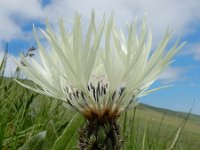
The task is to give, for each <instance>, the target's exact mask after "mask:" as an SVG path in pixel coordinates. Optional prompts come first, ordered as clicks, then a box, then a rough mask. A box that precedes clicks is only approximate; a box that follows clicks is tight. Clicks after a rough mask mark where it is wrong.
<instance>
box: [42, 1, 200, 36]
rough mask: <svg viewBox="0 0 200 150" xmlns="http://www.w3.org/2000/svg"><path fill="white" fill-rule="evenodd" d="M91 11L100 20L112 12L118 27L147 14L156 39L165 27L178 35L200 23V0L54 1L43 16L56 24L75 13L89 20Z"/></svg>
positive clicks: (191, 29)
mask: <svg viewBox="0 0 200 150" xmlns="http://www.w3.org/2000/svg"><path fill="white" fill-rule="evenodd" d="M92 8H93V9H94V10H95V11H96V14H97V16H98V17H97V18H101V17H100V16H102V14H103V13H104V12H105V13H110V12H111V11H113V10H114V11H115V20H116V22H117V23H118V24H119V25H124V24H125V23H126V22H127V21H128V22H131V21H133V20H134V18H135V17H136V16H139V17H140V18H142V17H143V16H144V14H145V12H147V13H148V17H147V18H148V21H149V23H150V24H151V26H152V29H153V33H154V35H155V36H156V37H158V38H160V36H161V35H163V33H164V31H165V30H166V28H167V26H168V25H169V26H170V27H171V28H172V29H173V30H174V33H175V35H177V36H180V35H184V34H187V33H188V32H192V31H193V30H195V29H194V28H192V25H193V24H194V23H197V22H198V21H199V20H200V13H199V8H200V1H199V0H192V1H188V0H182V1H180V0H167V1H160V0H154V1H153V2H152V1H151V0H109V1H108V0H101V1H94V0H60V1H57V0H53V1H52V3H51V4H50V5H48V6H47V7H46V8H45V14H46V15H47V16H48V17H49V18H51V20H52V21H53V22H55V21H57V17H62V18H64V19H66V18H69V17H72V15H73V13H74V12H75V11H78V12H80V13H81V14H82V16H83V17H85V18H88V17H89V16H90V13H91V10H92Z"/></svg>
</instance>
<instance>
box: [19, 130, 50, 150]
mask: <svg viewBox="0 0 200 150" xmlns="http://www.w3.org/2000/svg"><path fill="white" fill-rule="evenodd" d="M45 136H46V131H42V132H39V133H37V134H35V135H34V136H33V137H31V138H30V140H28V142H26V143H25V144H24V145H23V146H22V147H20V148H19V149H18V150H50V148H49V146H48V144H47V142H46V140H45Z"/></svg>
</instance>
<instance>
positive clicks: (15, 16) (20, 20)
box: [0, 0, 44, 41]
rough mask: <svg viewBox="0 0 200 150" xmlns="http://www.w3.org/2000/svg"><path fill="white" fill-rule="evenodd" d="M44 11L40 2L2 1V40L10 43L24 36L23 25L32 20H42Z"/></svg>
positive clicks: (23, 0) (0, 30) (0, 19)
mask: <svg viewBox="0 0 200 150" xmlns="http://www.w3.org/2000/svg"><path fill="white" fill-rule="evenodd" d="M43 16H44V15H43V10H42V7H41V4H40V2H39V1H38V0H28V1H27V0H17V1H13V0H1V1H0V33H1V34H0V40H5V41H9V40H11V39H15V38H16V39H17V38H21V37H22V36H23V34H24V33H23V32H24V31H23V29H22V25H25V24H26V23H27V22H26V21H28V20H30V19H36V20H40V19H41V18H42V17H43Z"/></svg>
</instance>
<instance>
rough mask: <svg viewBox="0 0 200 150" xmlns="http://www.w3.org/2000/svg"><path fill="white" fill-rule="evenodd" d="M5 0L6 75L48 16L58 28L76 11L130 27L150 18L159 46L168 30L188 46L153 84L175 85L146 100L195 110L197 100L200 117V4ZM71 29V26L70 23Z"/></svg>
mask: <svg viewBox="0 0 200 150" xmlns="http://www.w3.org/2000/svg"><path fill="white" fill-rule="evenodd" d="M153 2H154V3H152V1H151V0H101V1H94V0H29V1H27V0H17V1H13V0H1V1H0V22H1V23H0V33H1V34H0V58H1V57H2V55H3V49H4V46H5V43H6V42H7V43H8V44H9V47H8V49H9V59H8V63H7V70H6V75H9V74H10V72H12V71H14V69H15V67H16V66H15V64H14V62H13V61H12V59H11V56H14V57H18V54H19V53H21V52H23V51H26V50H27V49H28V48H30V47H32V46H36V45H35V40H34V38H33V34H32V26H33V24H34V25H35V26H36V27H37V28H44V23H45V19H46V18H48V19H49V22H50V23H51V24H52V26H53V27H54V29H55V30H57V23H58V18H62V19H63V20H64V22H65V23H66V25H67V26H68V24H70V23H69V20H70V19H72V18H73V15H74V12H76V11H77V12H79V13H81V15H82V17H83V20H84V22H87V20H88V18H89V16H90V13H91V10H92V9H94V10H95V12H96V19H97V22H98V21H99V20H101V18H102V15H103V14H104V13H105V14H106V15H109V14H110V13H111V11H114V12H115V21H116V24H117V25H118V26H119V27H122V28H124V26H125V24H126V23H127V22H131V21H133V20H134V18H135V17H136V16H138V18H139V19H142V18H143V16H144V15H145V14H147V21H148V23H149V25H150V26H151V29H152V33H153V45H154V46H156V44H157V43H158V42H159V39H161V38H162V36H163V35H164V32H165V31H166V28H167V27H168V26H169V27H170V29H172V30H173V34H172V40H171V42H170V44H169V45H171V44H173V43H174V41H175V40H176V39H177V38H180V37H181V42H183V41H187V44H186V45H185V46H184V48H183V49H182V50H181V51H180V52H179V54H178V55H177V56H176V57H175V58H174V60H175V62H174V63H173V64H172V65H171V66H170V67H169V68H168V69H167V70H166V71H165V72H164V73H163V74H162V75H161V76H160V77H159V80H158V81H157V82H156V83H155V84H154V85H153V87H156V86H158V85H168V84H170V85H171V84H173V85H174V86H173V87H170V88H168V89H164V90H161V91H158V92H156V93H153V94H151V95H148V96H146V97H144V98H141V100H140V101H141V102H144V103H147V104H150V105H153V106H158V107H164V108H169V109H173V110H179V111H189V109H190V108H191V107H192V104H193V102H194V101H195V105H194V107H193V113H197V114H200V10H199V8H200V1H199V0H190V1H188V0H181V1H180V0H167V1H162V2H161V1H159V0H154V1H153ZM69 26H70V25H69Z"/></svg>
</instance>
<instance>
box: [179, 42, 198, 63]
mask: <svg viewBox="0 0 200 150" xmlns="http://www.w3.org/2000/svg"><path fill="white" fill-rule="evenodd" d="M181 55H192V56H193V57H194V60H197V61H200V43H195V44H188V45H187V46H186V47H185V48H184V50H183V52H182V53H181Z"/></svg>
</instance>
